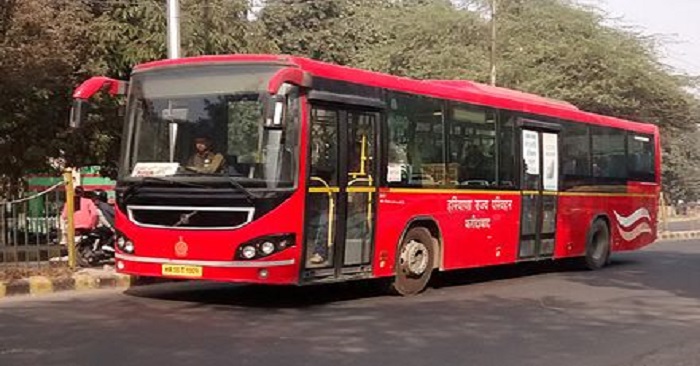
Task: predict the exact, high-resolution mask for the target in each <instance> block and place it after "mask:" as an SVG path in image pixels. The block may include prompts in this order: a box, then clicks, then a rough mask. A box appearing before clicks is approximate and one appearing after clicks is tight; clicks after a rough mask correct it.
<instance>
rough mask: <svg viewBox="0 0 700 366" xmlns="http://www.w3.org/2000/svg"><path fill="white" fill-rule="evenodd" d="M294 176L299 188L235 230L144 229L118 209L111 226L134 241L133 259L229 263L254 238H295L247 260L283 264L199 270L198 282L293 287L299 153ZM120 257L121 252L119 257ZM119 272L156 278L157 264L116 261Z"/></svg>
mask: <svg viewBox="0 0 700 366" xmlns="http://www.w3.org/2000/svg"><path fill="white" fill-rule="evenodd" d="M301 102H302V107H301V113H302V121H303V122H302V129H301V133H302V135H303V136H305V134H307V133H308V124H307V123H306V122H305V120H306V116H307V114H308V108H307V107H306V100H305V99H304V98H302V99H301ZM306 144H307V141H306V139H302V140H301V149H302V150H301V151H306V149H307V145H306ZM300 166H301V170H300V172H299V176H300V177H301V178H300V185H299V188H298V189H297V190H296V192H294V194H293V195H292V196H291V197H290V198H289V199H288V200H286V201H285V202H283V203H282V204H281V205H279V206H278V207H276V208H275V209H273V210H272V211H270V212H268V213H267V214H265V215H264V216H263V217H261V218H259V219H257V220H253V221H252V222H250V223H248V224H247V225H245V226H243V227H241V228H238V229H235V230H176V229H173V228H163V229H158V228H144V227H140V226H137V225H136V224H135V223H133V222H131V220H129V218H128V217H127V216H126V215H125V214H124V213H123V212H121V211H119V210H117V213H116V222H115V223H116V226H117V228H119V230H120V231H121V232H122V233H123V234H124V235H125V236H126V237H127V238H129V239H131V240H132V241H134V244H135V247H136V252H135V253H134V254H135V255H137V256H139V257H149V258H167V259H177V260H187V261H212V262H214V261H216V262H226V261H228V262H232V261H233V257H234V253H235V251H236V249H237V248H238V246H239V245H240V244H242V243H245V242H247V241H249V240H252V239H255V238H258V237H260V236H265V235H270V234H275V233H294V234H296V237H295V243H296V245H295V246H294V247H290V248H288V249H286V250H284V251H282V252H280V253H277V254H273V255H271V256H269V257H266V258H263V259H260V260H254V261H250V262H262V263H264V262H275V261H288V260H292V261H293V264H290V265H285V266H270V267H266V266H264V265H260V266H259V267H253V268H247V267H230V268H225V267H220V266H219V267H217V266H216V265H211V266H204V269H203V278H204V279H207V280H215V281H231V282H249V283H267V284H294V283H297V282H298V280H299V273H300V258H303V255H302V239H303V235H302V227H303V222H304V201H305V197H306V196H305V192H306V186H305V179H304V177H306V156H305V154H300ZM179 241H184V242H186V243H187V245H188V252H187V255H186V256H185V257H177V256H176V255H175V244H176V243H177V242H179ZM119 255H122V256H123V255H124V253H119ZM118 260H119V261H120V262H122V263H123V266H124V267H123V269H120V272H123V273H128V274H134V275H141V276H162V273H161V264H158V263H142V262H137V261H131V260H128V259H120V258H118ZM263 268H264V269H267V270H268V275H267V277H266V278H264V279H263V278H260V276H259V270H260V269H263Z"/></svg>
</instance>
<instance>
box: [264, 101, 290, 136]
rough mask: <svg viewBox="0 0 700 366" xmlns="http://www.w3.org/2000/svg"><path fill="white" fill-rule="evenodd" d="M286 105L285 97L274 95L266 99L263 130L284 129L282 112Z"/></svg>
mask: <svg viewBox="0 0 700 366" xmlns="http://www.w3.org/2000/svg"><path fill="white" fill-rule="evenodd" d="M286 105H287V97H286V96H284V95H279V94H275V95H272V96H270V98H269V99H268V103H267V106H266V108H265V128H267V129H282V128H284V120H285V118H284V112H285V107H286Z"/></svg>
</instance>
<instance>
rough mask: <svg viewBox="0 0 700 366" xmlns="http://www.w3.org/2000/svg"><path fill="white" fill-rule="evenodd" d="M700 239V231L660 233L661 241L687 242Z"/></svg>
mask: <svg viewBox="0 0 700 366" xmlns="http://www.w3.org/2000/svg"><path fill="white" fill-rule="evenodd" d="M697 238H700V230H690V231H666V232H663V233H659V235H658V239H659V240H687V239H697Z"/></svg>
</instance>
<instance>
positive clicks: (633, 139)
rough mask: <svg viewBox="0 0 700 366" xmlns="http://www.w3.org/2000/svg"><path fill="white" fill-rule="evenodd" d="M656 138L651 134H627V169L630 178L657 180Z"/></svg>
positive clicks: (646, 180) (644, 180)
mask: <svg viewBox="0 0 700 366" xmlns="http://www.w3.org/2000/svg"><path fill="white" fill-rule="evenodd" d="M654 165H655V164H654V139H653V136H651V135H641V134H634V133H631V132H630V133H629V134H628V135H627V169H628V173H629V179H630V180H637V181H643V182H655V181H656V179H655V175H656V173H655V171H654Z"/></svg>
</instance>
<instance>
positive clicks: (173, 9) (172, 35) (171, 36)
mask: <svg viewBox="0 0 700 366" xmlns="http://www.w3.org/2000/svg"><path fill="white" fill-rule="evenodd" d="M168 58H180V0H168Z"/></svg>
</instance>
